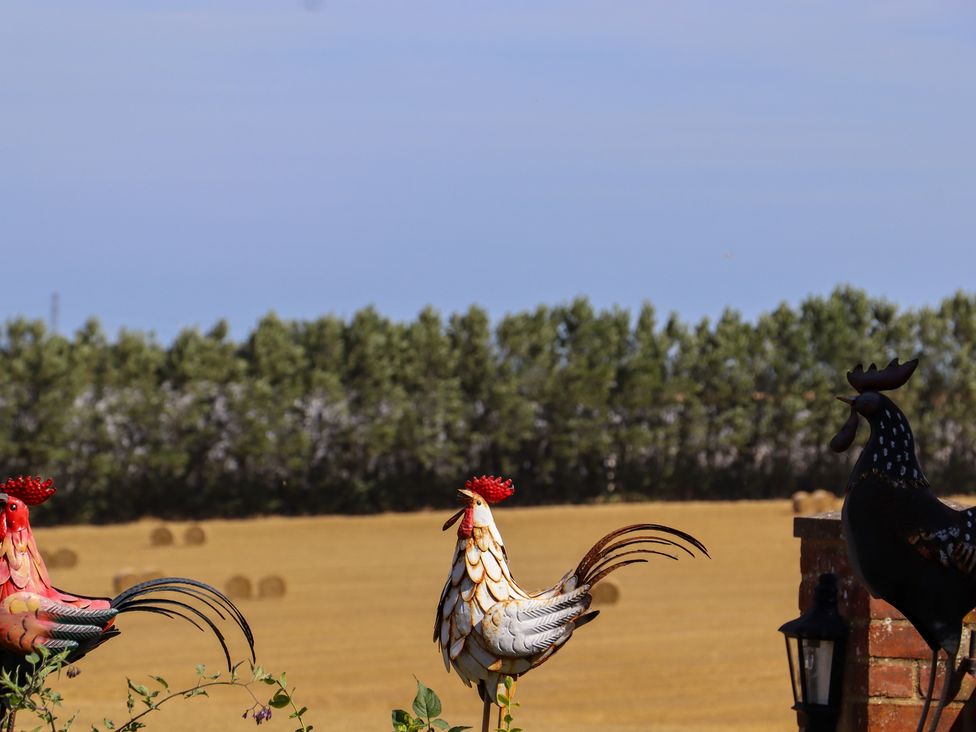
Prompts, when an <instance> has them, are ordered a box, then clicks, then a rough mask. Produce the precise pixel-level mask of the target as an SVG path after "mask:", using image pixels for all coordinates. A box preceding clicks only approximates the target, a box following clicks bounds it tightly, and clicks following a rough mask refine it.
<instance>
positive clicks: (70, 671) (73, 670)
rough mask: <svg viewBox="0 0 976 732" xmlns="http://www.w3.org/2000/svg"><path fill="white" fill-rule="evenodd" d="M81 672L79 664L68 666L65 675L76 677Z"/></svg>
mask: <svg viewBox="0 0 976 732" xmlns="http://www.w3.org/2000/svg"><path fill="white" fill-rule="evenodd" d="M80 673H81V669H80V668H78V667H77V666H68V668H67V670H66V671H65V672H64V674H65V676H67V677H68V678H69V679H73V678H75V677H76V676H77V675H78V674H80Z"/></svg>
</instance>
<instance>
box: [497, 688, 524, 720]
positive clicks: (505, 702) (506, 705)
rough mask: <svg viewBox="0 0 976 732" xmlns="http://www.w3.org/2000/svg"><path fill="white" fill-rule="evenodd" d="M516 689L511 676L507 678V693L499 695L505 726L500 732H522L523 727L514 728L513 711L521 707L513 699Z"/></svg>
mask: <svg viewBox="0 0 976 732" xmlns="http://www.w3.org/2000/svg"><path fill="white" fill-rule="evenodd" d="M514 689H515V679H513V678H512V677H511V676H506V677H505V693H504V694H499V695H498V703H499V704H500V705H501V708H502V712H503V714H502V722H503V724H504V725H505V726H504V727H499V728H498V732H522V728H521V727H513V726H512V722H513V721H514V719H513V718H512V709H514V708H515V707H517V706H520V705H519V703H518V702H517V701H515V700H514V699H513V697H514V696H515V692H514Z"/></svg>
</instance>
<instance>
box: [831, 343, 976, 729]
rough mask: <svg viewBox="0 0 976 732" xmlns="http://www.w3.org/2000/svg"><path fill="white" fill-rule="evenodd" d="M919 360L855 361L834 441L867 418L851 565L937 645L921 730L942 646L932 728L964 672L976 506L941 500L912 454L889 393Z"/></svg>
mask: <svg viewBox="0 0 976 732" xmlns="http://www.w3.org/2000/svg"><path fill="white" fill-rule="evenodd" d="M917 365H918V359H914V360H912V361H909V362H908V363H905V364H899V363H898V359H895V360H894V361H892V362H891V363H890V364H888V366H887V367H886V368H885V369H884V370H880V371H879V370H878V369H877V367H876V366H875V365H874V364H871V366H870V367H869V368H868V370H867V371H865V370H864V369H863V367H862V366H861V365H860V364H858V366H857V367H856V368H855V369H854V370H853V371H850V372H848V374H847V380H848V381H849V382H850V384H851V386H853V387H854V389H855V390H856V391H857V392H858V395H857V396H856V397H854V398H848V397H838V399H840V400H841V401H843V402H845V403H847V404H849V405H850V406H851V416H850V417H849V418H848V420H847V423H846V424H845V425H844V427H843V428H842V429H841V431H840V432H839V433H838V434H837V435H836V436H835V437H834V438H833V440H831V442H830V446H831V448H832V449H833V450H835V451H837V452H843V451H845V450H847V449H848V448H849V447H850V446H851V444H852V443H853V442H854V437H855V436H856V433H857V427H858V422H859V420H860V417H864V418H865V419H867V421H868V424H869V425H870V426H871V436H870V437H869V438H868V441H867V444H866V445H865V446H864V449H863V450H862V452H861V456H860V457H859V458H858V460H857V463H856V464H855V465H854V469H853V471H851V476H850V479H849V481H848V484H847V495H846V497H845V499H844V510H843V527H844V537H845V539H846V540H847V551H848V556H849V558H850V563H851V567H852V568H853V569H854V572H855V574H856V575H857V576H858V579H860V580H861V582H862V583H864V585H865V586H866V587H867V589H868V590H869V591H870V593H871V594H872V595H874V596H875V597H880V598H882V599H884V600H886V601H887V602H889V603H890V604H891V605H893V606H894V607H896V608H897V609H898V610H899V611H900V612H901V613H902V614H903V615H904V616H905V617H906V618H907V619H908V620H909V621H910V622H911V623H912V625H914V626H915V628H916V630H918V632H919V634H920V635H921V636H922V638H923V639H924V640H925V642H926V643H927V644H928V645H929V647H930V648H931V649H932V666H931V671H930V674H929V684H928V691H927V693H926V698H925V704H924V706H923V707H922V716H921V719H919V722H918V732H921V731H922V730H923V729H924V726H925V719H926V716H927V715H928V712H929V707H930V706H931V702H932V692H933V687H934V683H935V671H936V663H937V660H938V655H939V649H943V650H945V652H946V656H947V671H946V674H945V681H944V683H943V685H942V693H941V694H940V698H939V705H938V707H936V710H935V713H934V715H933V717H932V720H931V722H930V725H929V730H933V731H934V730H935V729H936V728H937V727H938V724H939V717H940V716H941V715H942V709H943V708H944V707H945V705H946V702H947V701H948V696H949V689H950V688H951V687H953V686H954V685H955V684H956V683H957V682H958V678H959V675H960V674H961V673H963V672H964V671H962V670H957V671H953V668H954V666H955V659H956V654H957V653H958V652H959V644H960V641H961V636H962V620H963V617H964V616H965V615H966V614H967V613H968V612H969V611H970V610H972V609H973V608H974V607H976V571H974V570H976V529H974V528H973V522H974V521H976V515H974V514H976V512H974V510H973V509H969V510H956V509H954V508H952V507H950V506H947V505H946V504H944V503H942V502H941V501H940V500H939V499H938V498H936V497H935V495H934V494H933V493H932V492H931V490H930V488H929V483H928V481H927V480H926V478H925V475H924V473H923V472H922V468H921V466H920V465H919V463H918V458H917V457H916V455H915V439H914V437H913V436H912V428H911V427H910V426H909V424H908V419H907V418H906V417H905V415H904V413H903V412H902V411H901V409H899V408H898V407H897V406H896V405H895V403H894V402H893V401H891V399H889V398H888V397H886V396H884V395H883V394H881V392H882V391H890V390H892V389H897V388H898V387H900V386H902V385H904V384H905V382H907V381H908V379H909V378H910V377H911V375H912V373H913V372H914V371H915V367H916V366H917Z"/></svg>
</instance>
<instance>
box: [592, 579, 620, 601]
mask: <svg viewBox="0 0 976 732" xmlns="http://www.w3.org/2000/svg"><path fill="white" fill-rule="evenodd" d="M590 594H591V595H592V596H593V604H594V605H616V604H617V601H618V600H619V599H620V589H619V588H618V587H617V585H615V584H614V583H613V582H601V583H600V584H598V585H597V586H596V587H594V588H593V592H592V593H590Z"/></svg>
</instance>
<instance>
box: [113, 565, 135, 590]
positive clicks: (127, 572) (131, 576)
mask: <svg viewBox="0 0 976 732" xmlns="http://www.w3.org/2000/svg"><path fill="white" fill-rule="evenodd" d="M137 584H139V575H137V574H136V573H135V572H133V571H132V570H131V569H123V570H122V571H121V572H119V573H118V574H117V575H115V576H114V577H113V578H112V589H113V590H115V594H116V595H117V594H119V593H120V592H122V590H127V589H129V588H130V587H132V586H133V585H137Z"/></svg>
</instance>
